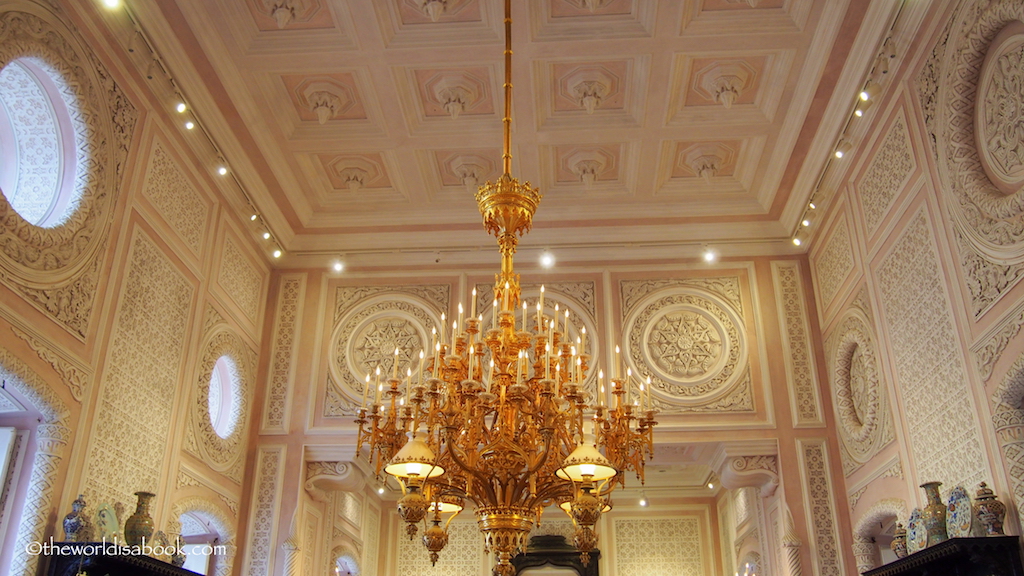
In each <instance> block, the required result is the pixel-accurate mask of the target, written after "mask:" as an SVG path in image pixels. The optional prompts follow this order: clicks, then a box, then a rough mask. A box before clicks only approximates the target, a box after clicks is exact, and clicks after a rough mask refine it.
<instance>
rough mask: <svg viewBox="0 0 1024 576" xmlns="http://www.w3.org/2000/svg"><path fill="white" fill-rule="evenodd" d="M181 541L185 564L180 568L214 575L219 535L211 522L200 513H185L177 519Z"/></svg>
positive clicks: (219, 540)
mask: <svg viewBox="0 0 1024 576" xmlns="http://www.w3.org/2000/svg"><path fill="white" fill-rule="evenodd" d="M179 521H180V522H181V539H182V540H183V541H184V546H182V547H183V548H184V549H185V564H184V565H183V566H182V568H185V569H186V570H191V571H193V572H196V573H198V574H214V573H215V572H214V571H215V570H216V565H215V564H216V562H217V559H218V558H217V555H216V548H215V546H217V545H219V544H220V542H221V534H220V533H219V532H218V531H217V528H216V527H214V524H213V522H212V521H211V520H210V519H209V518H206V517H205V515H204V514H203V513H201V512H186V513H184V514H182V515H181V517H180V518H179Z"/></svg>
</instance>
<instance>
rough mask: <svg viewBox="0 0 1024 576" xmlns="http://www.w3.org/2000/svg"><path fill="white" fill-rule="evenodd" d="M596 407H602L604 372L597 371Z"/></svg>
mask: <svg viewBox="0 0 1024 576" xmlns="http://www.w3.org/2000/svg"><path fill="white" fill-rule="evenodd" d="M597 387H598V391H597V405H598V406H604V370H601V369H598V370H597Z"/></svg>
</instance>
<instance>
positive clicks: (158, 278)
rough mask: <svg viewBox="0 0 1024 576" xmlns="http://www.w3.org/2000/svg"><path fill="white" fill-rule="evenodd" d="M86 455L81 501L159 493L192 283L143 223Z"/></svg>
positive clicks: (128, 266) (130, 255)
mask: <svg viewBox="0 0 1024 576" xmlns="http://www.w3.org/2000/svg"><path fill="white" fill-rule="evenodd" d="M123 278H124V279H123V282H122V287H121V296H120V301H119V303H118V306H117V312H116V315H115V320H114V328H113V334H112V336H111V340H110V345H109V353H108V356H107V366H106V369H105V373H104V374H103V377H102V380H101V382H100V392H99V398H98V400H97V408H96V413H95V416H94V418H93V420H92V422H93V423H94V425H93V430H92V433H91V435H90V436H89V448H88V456H87V457H86V459H85V479H84V485H85V487H84V489H83V493H84V494H85V497H86V501H89V502H110V503H113V502H121V503H123V504H125V505H128V504H131V503H133V502H135V497H134V496H133V495H132V493H133V492H135V491H136V490H148V491H150V492H159V488H161V487H162V485H163V484H162V480H161V478H162V477H163V476H164V473H163V472H164V468H163V465H164V455H165V453H166V451H167V448H168V446H167V438H168V437H170V435H171V429H172V428H171V425H172V422H171V415H172V410H173V407H174V399H175V391H176V390H177V388H178V386H179V385H180V383H181V382H183V381H185V378H184V377H183V374H182V358H183V356H184V354H185V344H186V342H187V337H188V328H189V325H190V324H189V323H190V321H191V318H192V309H193V298H194V294H195V287H194V286H193V284H192V283H191V282H190V280H189V279H188V278H186V277H185V276H184V275H183V274H182V273H181V272H180V271H179V270H178V269H177V268H176V267H175V265H174V264H173V263H172V262H171V260H170V259H169V258H168V256H167V255H166V254H164V253H163V252H162V251H161V249H160V248H159V247H158V246H157V245H156V243H154V241H153V240H151V239H150V237H149V236H148V235H147V234H146V233H145V232H144V231H143V230H142V229H140V228H136V229H135V230H134V231H133V232H132V240H131V243H130V248H129V251H128V260H127V264H126V270H125V273H124V277H123Z"/></svg>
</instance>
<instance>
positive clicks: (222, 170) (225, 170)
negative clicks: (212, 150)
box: [217, 166, 228, 176]
mask: <svg viewBox="0 0 1024 576" xmlns="http://www.w3.org/2000/svg"><path fill="white" fill-rule="evenodd" d="M227 173H228V167H227V166H218V167H217V174H220V175H221V176H226V175H227Z"/></svg>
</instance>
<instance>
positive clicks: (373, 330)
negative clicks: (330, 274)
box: [323, 284, 451, 417]
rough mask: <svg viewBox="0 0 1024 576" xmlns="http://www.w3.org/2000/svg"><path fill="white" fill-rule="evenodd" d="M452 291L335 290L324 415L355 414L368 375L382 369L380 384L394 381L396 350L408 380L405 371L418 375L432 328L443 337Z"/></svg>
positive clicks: (421, 288)
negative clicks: (442, 317)
mask: <svg viewBox="0 0 1024 576" xmlns="http://www.w3.org/2000/svg"><path fill="white" fill-rule="evenodd" d="M449 292H450V286H448V285H446V284H439V285H427V286H361V287H348V286H342V287H338V288H336V290H335V302H334V323H333V326H332V329H331V334H330V336H329V338H328V342H327V345H328V350H327V362H328V367H327V390H326V398H325V403H324V413H323V415H324V416H327V417H332V416H333V417H338V416H347V415H353V414H355V411H356V409H357V408H358V405H359V403H360V402H361V401H362V398H363V397H364V394H363V393H364V388H365V387H366V380H365V379H366V376H367V375H373V374H374V372H375V370H376V368H378V367H379V368H380V370H381V381H382V382H383V381H384V380H386V379H387V378H389V377H390V376H391V374H392V370H393V365H394V362H395V349H396V348H397V349H398V350H399V355H398V360H397V361H398V366H399V367H401V370H400V371H401V372H402V375H403V377H404V373H405V368H406V367H409V368H411V369H412V370H413V375H414V377H415V376H418V372H419V370H418V368H419V352H420V350H423V351H425V352H427V353H429V352H430V351H431V350H432V348H433V341H432V338H431V329H435V328H436V329H437V331H438V333H439V334H440V332H441V324H440V322H441V313H442V311H443V310H448V299H449ZM448 333H449V334H450V333H451V326H450V325H449V326H448ZM366 395H367V396H370V393H369V392H367V394H366ZM368 400H369V401H372V400H373V398H369V399H368Z"/></svg>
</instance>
